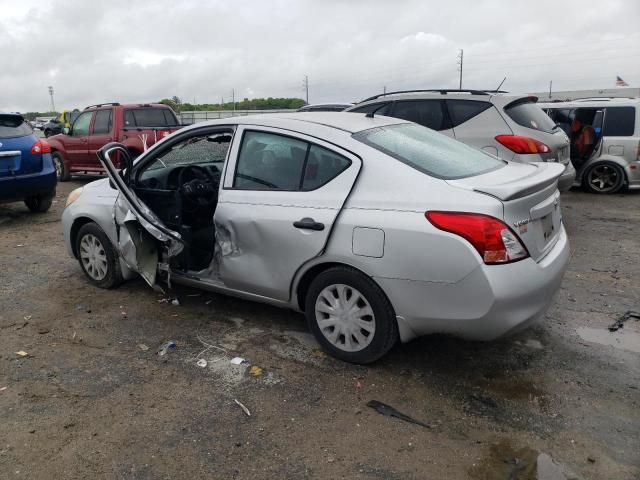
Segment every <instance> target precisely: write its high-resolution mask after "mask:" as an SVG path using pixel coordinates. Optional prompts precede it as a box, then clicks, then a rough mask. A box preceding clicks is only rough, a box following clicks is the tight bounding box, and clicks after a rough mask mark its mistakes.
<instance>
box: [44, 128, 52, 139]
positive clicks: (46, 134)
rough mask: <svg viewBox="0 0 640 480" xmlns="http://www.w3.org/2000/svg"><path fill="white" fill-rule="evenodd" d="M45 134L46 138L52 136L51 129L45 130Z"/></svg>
mask: <svg viewBox="0 0 640 480" xmlns="http://www.w3.org/2000/svg"><path fill="white" fill-rule="evenodd" d="M44 136H45V137H46V138H49V137H50V136H51V130H45V131H44Z"/></svg>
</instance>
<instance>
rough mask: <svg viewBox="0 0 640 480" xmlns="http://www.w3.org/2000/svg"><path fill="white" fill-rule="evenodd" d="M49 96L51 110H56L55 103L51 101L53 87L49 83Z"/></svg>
mask: <svg viewBox="0 0 640 480" xmlns="http://www.w3.org/2000/svg"><path fill="white" fill-rule="evenodd" d="M49 96H50V97H51V111H52V112H55V111H56V104H55V103H54V102H53V87H52V86H51V85H49Z"/></svg>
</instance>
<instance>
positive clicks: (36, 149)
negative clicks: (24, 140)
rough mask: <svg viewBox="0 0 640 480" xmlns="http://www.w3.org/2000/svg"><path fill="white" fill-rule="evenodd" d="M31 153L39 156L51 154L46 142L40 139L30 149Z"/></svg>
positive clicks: (49, 146)
mask: <svg viewBox="0 0 640 480" xmlns="http://www.w3.org/2000/svg"><path fill="white" fill-rule="evenodd" d="M31 153H33V154H34V155H40V154H42V153H51V145H49V143H48V142H47V141H46V140H43V139H40V140H38V141H37V142H36V143H34V144H33V146H32V147H31Z"/></svg>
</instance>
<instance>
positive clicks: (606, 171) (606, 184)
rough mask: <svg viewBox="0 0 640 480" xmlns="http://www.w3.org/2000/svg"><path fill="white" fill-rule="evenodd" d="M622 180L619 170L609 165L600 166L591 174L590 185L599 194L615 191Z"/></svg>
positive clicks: (592, 170)
mask: <svg viewBox="0 0 640 480" xmlns="http://www.w3.org/2000/svg"><path fill="white" fill-rule="evenodd" d="M619 180H620V176H619V173H618V170H617V169H616V168H613V167H611V166H609V165H598V166H597V167H594V168H593V169H591V172H590V173H589V184H590V185H591V186H592V187H593V188H594V189H596V190H598V191H599V192H609V191H611V190H613V189H614V188H615V187H616V186H617V185H618V182H619Z"/></svg>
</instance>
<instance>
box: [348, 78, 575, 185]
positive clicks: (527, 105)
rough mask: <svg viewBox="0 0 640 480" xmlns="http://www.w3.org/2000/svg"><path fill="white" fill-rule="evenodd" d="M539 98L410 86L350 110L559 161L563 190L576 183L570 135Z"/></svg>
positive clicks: (513, 155)
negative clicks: (560, 126) (407, 88)
mask: <svg viewBox="0 0 640 480" xmlns="http://www.w3.org/2000/svg"><path fill="white" fill-rule="evenodd" d="M537 100H538V99H537V98H536V97H531V96H528V95H515V94H507V93H504V92H489V91H480V90H409V91H402V92H390V93H386V94H382V95H376V96H374V97H370V98H367V99H366V100H364V101H362V102H360V103H358V104H356V105H355V106H353V107H351V108H349V109H347V110H346V111H347V112H361V113H368V114H371V115H385V116H389V117H396V118H402V119H404V120H409V121H411V122H415V123H419V124H420V125H424V126H425V127H428V128H431V129H433V130H436V131H438V132H440V133H443V134H445V135H448V136H449V137H452V138H455V139H456V140H459V141H461V142H463V143H466V144H467V145H470V146H472V147H476V148H479V149H481V150H483V151H485V152H487V153H490V154H492V155H495V156H498V157H500V158H502V159H504V160H511V161H515V162H520V163H529V162H560V163H561V164H563V165H564V166H565V171H564V173H563V174H562V176H561V177H560V178H559V179H558V187H559V189H560V191H563V192H564V191H567V190H569V188H571V185H573V182H574V179H575V175H576V172H575V169H574V168H573V165H572V164H571V162H570V160H569V158H570V153H569V138H568V137H567V135H566V134H565V132H564V131H563V130H562V129H561V128H559V127H558V126H557V125H556V124H555V123H554V122H553V120H551V119H550V118H549V117H548V116H547V115H546V114H545V112H544V111H543V110H542V109H541V108H540V107H539V106H538V105H536V101H537Z"/></svg>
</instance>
